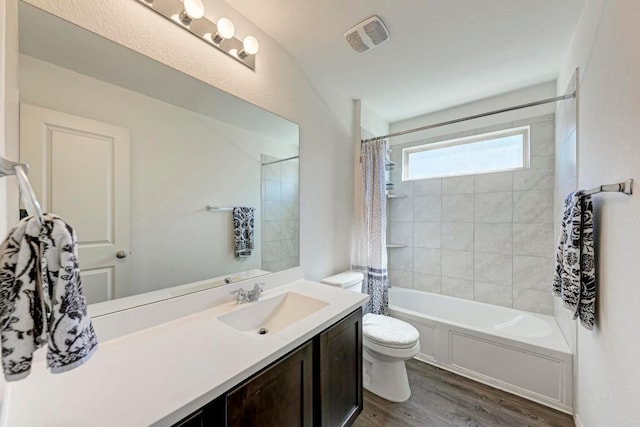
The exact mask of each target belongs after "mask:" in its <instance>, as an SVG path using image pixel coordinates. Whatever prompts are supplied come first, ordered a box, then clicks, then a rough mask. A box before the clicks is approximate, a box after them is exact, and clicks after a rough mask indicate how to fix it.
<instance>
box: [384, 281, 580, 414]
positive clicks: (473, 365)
mask: <svg viewBox="0 0 640 427" xmlns="http://www.w3.org/2000/svg"><path fill="white" fill-rule="evenodd" d="M389 311H390V315H391V316H393V317H395V318H398V319H401V320H404V321H406V322H408V323H410V324H412V325H413V326H415V328H416V329H418V331H419V332H420V353H419V354H418V355H417V356H416V359H418V360H420V361H422V362H426V363H430V364H432V365H435V366H438V367H440V368H443V369H446V370H449V371H452V372H455V373H457V374H460V375H463V376H465V377H468V378H471V379H473V380H476V381H480V382H482V383H485V384H488V385H491V386H493V387H497V388H499V389H502V390H505V391H508V392H510V393H513V394H517V395H519V396H522V397H525V398H527V399H530V400H533V401H536V402H538V403H541V404H543V405H547V406H550V407H552V408H554V409H558V410H560V411H563V412H566V413H569V414H571V413H572V363H573V361H572V355H571V351H570V350H569V347H568V346H567V343H566V342H565V340H564V338H563V336H562V333H561V332H560V329H559V328H558V325H557V323H556V321H555V319H554V318H553V317H551V316H546V315H542V314H536V313H530V312H525V311H520V310H515V309H512V308H507V307H500V306H494V305H490V304H484V303H481V302H476V301H469V300H464V299H459V298H452V297H448V296H444V295H437V294H432V293H428V292H422V291H417V290H413V289H404V288H399V287H393V288H391V289H390V290H389Z"/></svg>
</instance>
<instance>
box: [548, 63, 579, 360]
mask: <svg viewBox="0 0 640 427" xmlns="http://www.w3.org/2000/svg"><path fill="white" fill-rule="evenodd" d="M576 79H577V74H576V75H574V76H573V79H572V80H571V82H570V83H569V85H568V87H567V90H566V93H570V92H573V91H575V90H576V87H577V84H576V83H577V82H576ZM576 119H577V117H576V100H575V99H569V100H566V101H563V102H560V103H558V109H557V111H556V158H555V216H554V217H555V218H554V219H555V222H554V229H555V235H556V236H558V235H559V234H560V219H561V218H562V211H563V207H564V199H565V197H566V196H567V195H568V194H569V193H571V192H573V191H576V190H577V188H578V168H577V151H578V150H577V133H578V131H577V120H576ZM554 305H555V307H554V315H555V318H556V321H557V322H558V325H559V326H560V330H561V331H562V334H563V335H564V337H565V339H566V341H567V343H568V344H569V348H571V351H575V349H576V321H575V320H573V312H572V311H571V310H568V309H566V308H564V306H563V305H562V301H561V300H560V298H554Z"/></svg>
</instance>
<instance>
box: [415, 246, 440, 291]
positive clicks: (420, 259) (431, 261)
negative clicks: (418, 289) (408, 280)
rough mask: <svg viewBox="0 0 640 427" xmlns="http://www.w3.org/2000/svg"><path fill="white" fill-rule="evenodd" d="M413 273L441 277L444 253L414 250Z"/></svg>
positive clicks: (422, 249)
mask: <svg viewBox="0 0 640 427" xmlns="http://www.w3.org/2000/svg"><path fill="white" fill-rule="evenodd" d="M413 271H415V272H417V273H425V274H433V275H441V274H442V251H441V250H440V249H428V248H414V249H413ZM414 285H415V283H414Z"/></svg>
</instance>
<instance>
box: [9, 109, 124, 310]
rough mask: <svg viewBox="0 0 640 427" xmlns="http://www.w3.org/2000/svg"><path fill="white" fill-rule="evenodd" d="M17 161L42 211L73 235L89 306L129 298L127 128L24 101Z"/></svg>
mask: <svg viewBox="0 0 640 427" xmlns="http://www.w3.org/2000/svg"><path fill="white" fill-rule="evenodd" d="M20 161H21V162H24V163H28V164H29V180H30V181H31V183H32V185H33V189H34V191H35V193H36V195H37V196H38V199H39V200H40V203H41V204H42V210H43V212H51V213H54V214H56V215H58V216H60V217H61V218H62V219H64V220H65V221H66V222H67V223H69V225H71V227H73V228H74V229H75V231H76V235H77V237H78V249H79V261H80V272H81V273H80V274H81V277H82V284H83V289H84V294H85V297H86V298H87V301H88V302H89V303H94V302H100V301H106V300H110V299H114V298H119V297H121V296H126V295H128V288H129V267H128V265H129V262H128V260H127V258H126V257H127V255H129V130H128V129H125V128H121V127H118V126H114V125H111V124H108V123H102V122H98V121H95V120H90V119H86V118H84V117H78V116H73V115H71V114H65V113H61V112H59V111H54V110H49V109H46V108H42V107H37V106H34V105H29V104H24V103H22V104H20Z"/></svg>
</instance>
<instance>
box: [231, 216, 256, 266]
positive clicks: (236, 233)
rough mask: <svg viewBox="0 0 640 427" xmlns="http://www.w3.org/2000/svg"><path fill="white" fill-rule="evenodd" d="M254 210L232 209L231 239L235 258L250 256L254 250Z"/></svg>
mask: <svg viewBox="0 0 640 427" xmlns="http://www.w3.org/2000/svg"><path fill="white" fill-rule="evenodd" d="M254 213H255V209H254V208H247V207H235V208H233V237H234V242H235V253H236V258H245V257H248V256H249V255H251V252H252V251H253V248H254V237H253V217H254Z"/></svg>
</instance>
